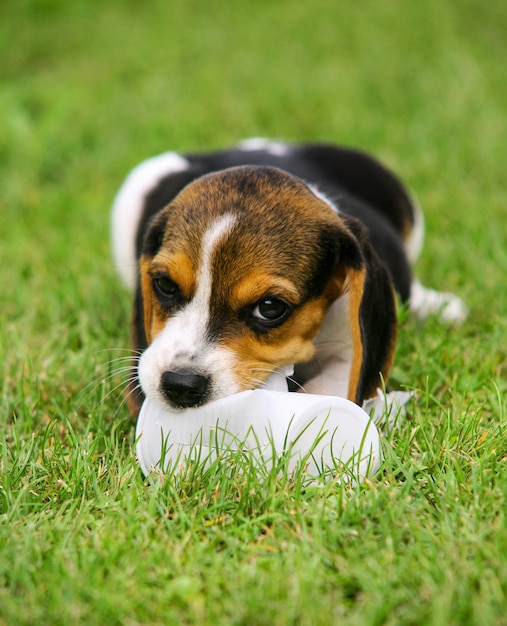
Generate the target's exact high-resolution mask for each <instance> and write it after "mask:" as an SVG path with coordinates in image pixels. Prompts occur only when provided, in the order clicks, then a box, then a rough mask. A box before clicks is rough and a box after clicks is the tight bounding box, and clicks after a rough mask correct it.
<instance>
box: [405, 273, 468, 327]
mask: <svg viewBox="0 0 507 626" xmlns="http://www.w3.org/2000/svg"><path fill="white" fill-rule="evenodd" d="M410 311H411V312H412V313H413V314H414V315H415V316H416V317H418V318H419V319H426V318H427V317H429V316H430V315H436V316H438V317H439V318H440V320H441V321H442V322H444V323H446V324H461V323H462V322H464V321H465V320H466V318H467V316H468V308H467V306H466V304H465V303H464V302H463V300H461V298H458V296H455V295H454V294H453V293H450V292H448V291H436V290H435V289H428V288H427V287H424V286H423V285H421V283H420V282H419V281H417V280H415V281H414V282H413V283H412V287H411V291H410Z"/></svg>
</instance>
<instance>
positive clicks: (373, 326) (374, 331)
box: [344, 218, 397, 405]
mask: <svg viewBox="0 0 507 626" xmlns="http://www.w3.org/2000/svg"><path fill="white" fill-rule="evenodd" d="M344 219H345V222H346V225H347V227H348V229H349V231H350V232H351V233H352V234H353V235H354V237H355V239H356V241H357V242H358V244H359V248H360V250H361V257H362V262H361V264H358V263H357V261H356V262H355V263H353V265H352V267H349V269H348V272H347V278H346V291H347V293H348V295H349V299H348V302H349V323H350V334H351V339H352V351H353V353H352V363H351V371H350V379H349V391H348V398H349V400H352V401H354V402H356V403H357V404H359V405H361V404H362V403H363V401H364V400H366V399H367V398H371V397H372V396H374V395H375V394H376V390H377V388H378V387H381V386H382V379H383V380H384V381H387V378H388V375H389V372H390V369H391V365H392V361H393V357H394V350H395V347H396V336H397V317H396V296H395V291H394V287H393V283H392V280H391V277H390V274H389V271H388V270H387V267H386V266H385V264H384V263H383V262H382V261H381V260H380V258H379V257H378V256H377V254H376V253H375V251H374V250H373V248H372V246H371V244H370V242H369V240H368V236H367V233H366V231H365V229H364V227H363V226H362V225H361V224H360V223H359V222H358V221H357V220H355V219H353V218H344Z"/></svg>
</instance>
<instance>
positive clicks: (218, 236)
mask: <svg viewBox="0 0 507 626" xmlns="http://www.w3.org/2000/svg"><path fill="white" fill-rule="evenodd" d="M235 222H236V218H235V217H234V216H233V215H231V214H229V213H226V214H225V215H223V216H222V217H221V218H220V219H219V220H218V221H216V222H215V223H214V224H213V225H212V226H211V227H210V228H208V230H207V231H206V232H205V233H204V237H203V239H202V255H201V262H200V265H199V269H198V271H197V277H196V278H197V280H196V282H197V289H196V292H195V296H194V297H193V299H192V301H191V302H190V304H189V305H188V307H186V308H188V309H189V311H190V310H192V313H193V312H194V311H195V313H197V315H198V318H199V319H198V320H196V321H198V322H199V324H198V326H199V328H200V329H201V326H202V322H204V324H205V326H204V328H203V331H204V332H205V330H206V326H207V323H208V320H209V307H210V301H211V288H212V283H213V275H212V274H213V256H214V252H215V250H216V249H217V246H218V245H219V244H220V243H221V242H222V241H223V240H224V239H225V237H226V236H227V235H228V234H229V233H230V232H231V230H232V228H233V227H234V224H235ZM184 310H185V309H184Z"/></svg>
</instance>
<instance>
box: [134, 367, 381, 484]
mask: <svg viewBox="0 0 507 626" xmlns="http://www.w3.org/2000/svg"><path fill="white" fill-rule="evenodd" d="M285 374H286V372H283V373H282V375H280V374H278V376H271V377H270V379H269V380H268V382H267V384H265V386H264V388H261V389H256V390H252V391H243V392H241V393H238V394H234V395H231V396H228V397H225V398H222V399H220V400H216V401H214V402H210V403H208V404H205V405H204V406H202V407H199V408H191V409H186V410H184V411H169V410H168V409H166V408H164V407H162V406H161V405H158V404H156V403H154V402H152V401H150V400H146V401H145V402H144V404H143V406H142V408H141V412H140V414H139V419H138V423H137V429H136V440H137V448H136V453H137V458H138V461H139V464H140V466H141V469H142V471H143V473H144V474H145V475H148V474H149V473H150V472H151V471H152V470H153V469H157V468H158V469H159V470H162V471H165V470H167V469H168V468H169V467H171V466H172V467H174V466H175V465H176V466H178V465H179V464H181V463H183V461H184V459H185V458H186V457H190V458H194V459H200V460H204V459H207V460H212V459H213V458H216V455H217V452H219V451H222V450H236V449H238V448H240V449H245V448H248V449H249V450H251V451H252V452H253V453H254V454H255V456H256V457H258V458H259V459H260V460H261V461H262V462H264V463H266V464H271V463H272V462H273V460H274V459H273V457H274V456H275V457H276V456H279V455H281V454H284V453H289V454H290V460H289V469H293V468H295V467H296V465H297V464H298V462H304V464H305V471H306V473H307V475H308V477H317V476H318V475H320V474H322V473H323V472H325V474H326V476H329V477H333V478H334V477H336V478H337V479H339V480H340V479H344V480H350V481H352V482H361V481H362V480H364V478H365V477H367V476H371V475H373V474H374V473H375V472H376V471H377V470H378V468H379V466H380V462H381V448H380V439H379V433H378V431H377V428H376V426H375V424H374V422H373V420H372V419H371V418H370V416H369V415H368V414H367V413H366V412H365V411H364V410H363V409H362V408H360V407H359V406H357V405H356V404H354V403H353V402H350V401H349V400H346V399H344V398H338V397H334V396H321V395H311V394H304V393H288V392H287V385H286V379H285ZM276 389H278V390H276Z"/></svg>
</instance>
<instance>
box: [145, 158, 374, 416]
mask: <svg viewBox="0 0 507 626" xmlns="http://www.w3.org/2000/svg"><path fill="white" fill-rule="evenodd" d="M363 284H364V256H363V253H362V251H361V246H360V244H359V243H358V238H357V236H356V235H354V234H353V233H352V232H351V230H350V229H349V228H348V226H347V224H346V221H345V219H344V218H342V217H341V216H340V215H339V214H338V213H337V212H336V211H334V210H333V209H332V207H331V206H330V205H329V204H328V203H327V202H326V201H325V200H324V199H323V198H321V197H319V196H318V194H316V193H314V192H313V191H312V190H311V189H310V188H309V187H308V186H307V185H305V184H304V183H303V182H302V181H300V180H299V179H296V178H294V177H293V176H291V175H289V174H286V173H284V172H282V171H280V170H277V169H274V168H264V167H238V168H231V169H228V170H223V171H221V172H218V173H215V174H210V175H207V176H204V177H202V178H200V179H198V180H196V181H195V182H193V183H191V184H190V185H188V186H187V187H186V188H184V189H183V190H182V191H181V192H180V193H179V195H178V196H176V198H175V199H174V200H173V201H172V202H171V203H170V204H169V205H168V206H167V207H166V208H165V209H163V211H161V212H160V213H159V214H158V215H157V217H156V218H155V220H154V221H153V223H152V224H151V226H150V228H149V230H148V232H147V234H146V238H145V242H144V247H143V253H142V255H141V258H140V290H139V304H140V305H142V306H141V309H142V310H141V311H140V312H138V318H137V321H138V327H140V328H141V330H140V331H139V330H138V334H139V332H141V334H143V333H144V337H142V338H141V340H140V341H139V337H138V343H140V345H141V346H142V347H144V346H143V344H144V345H146V346H147V347H146V349H145V350H144V352H143V354H142V356H141V359H140V362H139V380H140V383H141V387H142V389H143V392H144V393H145V394H146V395H147V396H148V397H150V398H152V399H156V400H157V401H159V402H162V403H164V404H165V405H166V406H168V407H170V408H172V409H174V408H185V407H191V406H199V405H202V404H204V403H206V402H209V401H211V400H216V399H218V398H221V397H223V396H226V395H229V394H232V393H236V392H239V391H243V390H246V389H252V388H255V387H257V386H259V385H260V384H261V383H262V382H263V381H264V380H265V379H266V378H267V377H268V376H269V375H270V373H271V372H273V371H274V370H276V369H277V368H279V367H281V366H283V365H287V364H291V363H301V362H304V361H308V360H309V359H311V358H312V356H313V353H314V350H315V347H314V344H313V339H314V338H315V336H316V334H317V332H318V331H319V328H320V326H321V323H322V321H323V319H324V317H325V315H326V312H327V311H328V309H329V307H330V305H331V303H333V302H334V301H335V300H336V299H337V298H339V297H340V296H341V295H342V294H344V293H345V292H346V291H350V290H352V291H355V290H362V285H363ZM352 300H353V299H351V302H352ZM359 305H360V303H359V302H357V303H356V304H355V305H354V306H356V308H357V309H358V307H359ZM355 314H356V316H357V317H358V314H359V311H356V313H355ZM351 332H352V334H354V333H355V334H356V335H360V333H361V330H360V323H359V319H357V321H356V322H355V328H352V329H351ZM357 341H358V342H359V344H361V340H360V338H357ZM355 358H356V360H357V359H359V361H358V362H357V363H356V364H355V368H356V370H358V371H359V369H360V368H361V363H360V360H361V355H358V356H357V357H355ZM358 376H359V374H358ZM354 393H355V392H354Z"/></svg>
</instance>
